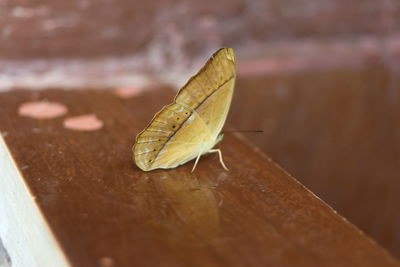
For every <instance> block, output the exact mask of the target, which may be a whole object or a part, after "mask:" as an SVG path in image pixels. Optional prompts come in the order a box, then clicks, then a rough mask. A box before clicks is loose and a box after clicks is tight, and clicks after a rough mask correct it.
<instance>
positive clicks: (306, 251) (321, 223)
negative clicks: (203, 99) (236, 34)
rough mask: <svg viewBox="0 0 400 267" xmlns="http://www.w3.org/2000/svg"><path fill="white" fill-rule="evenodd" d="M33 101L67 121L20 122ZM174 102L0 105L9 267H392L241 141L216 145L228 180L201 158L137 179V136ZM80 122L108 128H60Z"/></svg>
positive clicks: (76, 100)
mask: <svg viewBox="0 0 400 267" xmlns="http://www.w3.org/2000/svg"><path fill="white" fill-rule="evenodd" d="M37 100H46V101H50V102H58V103H61V104H63V105H65V106H66V107H67V109H68V111H67V113H66V114H65V115H62V116H59V117H57V118H54V119H34V118H30V117H24V116H20V115H18V109H19V107H20V106H21V105H22V104H23V103H26V102H29V101H37ZM171 100H172V92H171V91H170V90H169V89H167V88H157V89H154V90H148V91H146V92H143V93H142V94H141V95H139V96H135V97H132V98H128V99H126V98H120V97H118V96H116V95H115V94H114V92H112V91H89V90H87V91H62V90H46V91H40V92H32V91H23V90H21V91H12V92H7V93H2V94H0V114H1V116H0V130H1V132H2V136H3V139H4V142H3V143H2V144H3V145H2V148H1V149H0V151H1V153H2V154H1V157H0V164H1V166H6V168H3V167H2V169H3V173H2V183H1V186H2V187H1V188H0V190H1V192H0V195H1V196H3V197H0V201H1V203H0V208H4V209H5V210H6V211H7V212H2V213H1V214H0V216H1V217H0V222H2V225H0V236H1V237H2V238H3V242H4V245H5V247H6V248H7V250H8V252H9V254H10V257H11V260H12V261H13V262H18V263H20V264H24V263H27V262H29V263H32V265H29V266H34V265H35V264H36V266H63V265H64V266H65V265H67V266H68V265H73V266H398V264H399V262H398V261H396V260H395V259H394V258H393V257H392V256H391V255H389V254H388V253H387V252H386V251H385V250H384V249H382V248H381V247H379V246H378V245H377V244H376V243H375V242H374V241H372V240H371V239H370V238H368V237H367V236H366V235H365V234H363V233H362V232H361V231H360V230H358V229H357V228H356V227H354V226H353V225H352V224H350V223H349V222H348V221H346V220H345V219H344V218H343V217H341V216H340V215H338V214H337V213H336V212H335V211H334V210H333V209H332V208H331V207H329V206H328V205H326V204H325V203H324V202H323V201H321V200H320V199H319V198H318V197H316V196H315V195H314V194H313V193H312V192H310V191H309V190H307V189H306V188H305V187H304V186H303V185H301V184H300V183H299V182H298V181H297V180H295V179H294V178H293V177H292V176H290V175H289V174H288V173H287V172H285V171H284V170H283V169H282V168H280V167H279V166H278V165H276V164H275V163H273V162H272V161H271V160H270V159H269V158H268V157H267V156H265V155H264V154H262V153H260V152H259V151H258V150H257V149H255V148H253V147H251V146H249V145H248V144H247V143H246V142H245V141H243V140H242V139H241V138H240V136H234V135H228V134H227V135H226V137H225V139H224V140H223V141H222V143H221V144H220V147H221V149H222V151H223V155H224V160H225V163H226V164H227V165H228V167H229V168H230V171H229V172H227V171H225V170H224V169H223V168H222V167H221V166H220V164H219V162H218V158H217V155H207V156H204V157H202V159H201V160H200V162H199V165H198V167H197V169H196V171H195V172H194V173H191V172H190V170H191V168H192V164H193V163H188V164H186V165H184V166H181V167H179V168H176V169H171V170H157V171H152V172H142V171H140V170H139V169H138V168H137V167H135V166H134V164H133V162H132V152H131V147H132V145H133V143H134V140H135V136H136V134H137V133H138V132H139V131H141V130H142V129H143V128H144V127H145V126H146V124H147V123H148V122H149V120H150V119H151V118H152V116H153V114H154V113H155V112H156V111H158V110H159V109H160V108H161V107H162V106H163V105H166V104H168V103H169V102H170V101H171ZM85 114H95V115H96V116H97V118H98V119H99V120H100V121H102V122H103V123H104V126H103V127H102V128H101V129H98V130H93V131H77V130H71V129H68V128H65V127H64V125H65V120H66V119H67V118H68V117H73V116H81V115H85ZM238 137H239V138H238ZM4 170H5V171H4ZM4 196H6V197H4ZM16 235H17V237H19V238H20V239H19V241H24V242H26V243H24V244H23V245H25V246H24V247H21V244H18V240H16V239H15V237H16ZM21 250H22V251H21ZM47 257H53V258H51V259H49V258H47ZM49 264H51V265H49Z"/></svg>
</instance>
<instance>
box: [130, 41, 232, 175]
mask: <svg viewBox="0 0 400 267" xmlns="http://www.w3.org/2000/svg"><path fill="white" fill-rule="evenodd" d="M235 81H236V59H235V54H234V52H233V49H232V48H221V49H219V50H218V51H217V52H215V53H214V54H213V55H212V56H211V58H210V59H209V60H208V61H207V63H206V64H205V65H204V66H203V68H202V69H200V71H199V72H198V73H197V74H196V75H195V76H193V77H191V78H190V79H189V81H188V82H187V83H186V85H185V86H183V87H182V88H181V89H180V90H179V92H178V94H177V95H176V96H175V99H174V101H173V103H172V104H169V105H167V106H165V107H163V108H162V109H161V111H159V112H158V113H156V114H155V116H154V118H153V119H152V120H151V122H150V124H149V125H148V126H147V127H146V128H145V129H144V130H143V131H142V132H141V133H139V134H138V135H137V137H136V143H135V145H134V146H133V154H134V156H133V159H134V162H135V163H136V165H137V166H138V167H139V168H140V169H141V170H143V171H151V170H154V169H170V168H175V167H177V166H179V165H182V164H184V163H186V162H188V161H191V160H193V159H196V161H195V163H194V166H193V169H192V172H193V171H194V170H195V168H196V166H197V163H198V161H199V159H200V156H201V155H204V154H206V153H218V155H219V160H220V163H221V165H222V167H223V168H224V169H226V170H228V168H227V167H226V166H225V163H224V161H223V159H222V152H221V150H220V149H213V148H214V146H215V145H216V144H218V143H219V142H220V141H221V140H222V138H223V134H222V133H221V130H222V127H223V126H224V124H225V120H226V117H227V115H228V111H229V107H230V104H231V101H232V96H233V90H234V87H235Z"/></svg>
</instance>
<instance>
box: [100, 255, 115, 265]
mask: <svg viewBox="0 0 400 267" xmlns="http://www.w3.org/2000/svg"><path fill="white" fill-rule="evenodd" d="M99 264H100V266H101V267H113V266H115V261H114V259H113V258H110V257H103V258H101V259H100V260H99Z"/></svg>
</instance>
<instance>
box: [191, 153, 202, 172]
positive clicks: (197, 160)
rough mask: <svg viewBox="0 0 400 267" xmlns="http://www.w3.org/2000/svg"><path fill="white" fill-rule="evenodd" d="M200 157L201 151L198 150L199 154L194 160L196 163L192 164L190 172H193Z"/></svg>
mask: <svg viewBox="0 0 400 267" xmlns="http://www.w3.org/2000/svg"><path fill="white" fill-rule="evenodd" d="M200 156H201V150H200V152H199V155H198V156H197V158H196V161H195V162H194V166H193V168H192V171H191V172H194V169H196V166H197V163H198V162H199V159H200Z"/></svg>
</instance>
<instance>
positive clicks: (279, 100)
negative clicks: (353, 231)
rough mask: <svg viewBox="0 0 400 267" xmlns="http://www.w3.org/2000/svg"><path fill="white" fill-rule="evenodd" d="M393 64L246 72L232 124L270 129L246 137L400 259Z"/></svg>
mask: <svg viewBox="0 0 400 267" xmlns="http://www.w3.org/2000/svg"><path fill="white" fill-rule="evenodd" d="M393 66H397V65H393ZM389 67H390V66H387V65H386V66H385V65H381V64H376V63H375V64H370V65H369V66H366V67H365V68H362V69H346V70H329V71H327V70H325V71H318V72H306V73H296V74H286V75H272V76H257V77H251V78H249V77H239V79H238V84H237V88H236V92H235V98H234V100H233V104H232V106H233V107H234V108H233V109H232V110H231V114H230V115H231V116H230V119H231V120H230V123H231V124H232V125H235V127H236V128H239V129H262V130H264V133H263V134H262V135H257V134H253V135H246V137H249V139H248V140H249V141H250V142H251V143H252V144H253V145H255V146H257V147H259V148H260V149H261V150H263V151H264V152H265V153H267V154H268V155H269V156H270V157H271V158H272V159H273V160H274V161H276V162H278V163H279V164H280V165H281V166H282V167H283V168H285V169H286V170H288V171H289V172H290V173H292V174H293V175H294V176H295V177H296V178H297V179H299V180H300V182H301V183H303V184H304V185H306V186H307V187H308V188H310V189H311V190H312V191H313V192H314V193H316V194H317V195H318V196H319V197H321V198H322V199H323V200H324V201H326V202H327V203H328V204H329V205H331V206H332V207H333V208H334V209H336V210H337V211H338V212H339V213H340V214H342V215H343V216H344V217H346V218H348V219H349V220H350V221H351V222H352V223H354V224H355V225H356V226H358V227H359V228H360V229H361V230H363V231H364V232H366V233H367V234H368V235H370V236H371V237H372V238H374V239H375V240H377V241H378V243H380V244H381V245H382V246H384V247H386V248H387V249H389V250H390V251H391V252H392V253H393V254H394V255H395V256H397V257H400V234H399V233H400V232H399V229H400V228H399V227H400V213H399V211H398V210H399V209H398V205H397V203H400V194H399V191H400V179H399V173H400V124H399V114H400V80H399V77H400V75H399V72H398V70H397V71H396V69H395V68H393V69H390V68H389ZM254 96H257V97H254Z"/></svg>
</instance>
